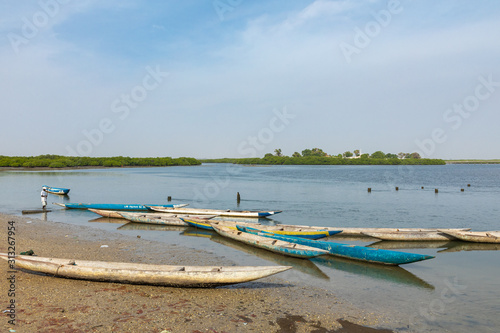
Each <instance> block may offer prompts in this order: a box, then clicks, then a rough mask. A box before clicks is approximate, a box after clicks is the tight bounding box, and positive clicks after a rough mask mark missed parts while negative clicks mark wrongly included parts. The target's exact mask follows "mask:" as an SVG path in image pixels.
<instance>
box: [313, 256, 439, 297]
mask: <svg viewBox="0 0 500 333" xmlns="http://www.w3.org/2000/svg"><path fill="white" fill-rule="evenodd" d="M311 261H313V262H315V263H317V264H319V265H322V266H326V267H329V268H333V269H337V270H340V271H343V272H347V273H351V274H356V275H362V276H365V277H369V278H372V279H377V280H385V281H389V282H395V283H398V284H405V285H410V286H414V287H419V288H426V289H434V286H433V285H432V284H430V283H428V282H426V281H424V280H422V279H421V278H419V277H418V276H416V275H414V274H413V273H410V272H409V271H407V270H406V269H404V268H401V267H399V266H386V265H378V264H371V263H364V262H359V261H355V260H348V259H343V258H337V257H332V256H321V257H317V258H312V259H311Z"/></svg>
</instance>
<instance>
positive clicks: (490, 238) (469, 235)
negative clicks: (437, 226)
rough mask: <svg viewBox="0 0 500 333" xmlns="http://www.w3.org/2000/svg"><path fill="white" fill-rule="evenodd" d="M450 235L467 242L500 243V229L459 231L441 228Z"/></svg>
mask: <svg viewBox="0 0 500 333" xmlns="http://www.w3.org/2000/svg"><path fill="white" fill-rule="evenodd" d="M441 231H442V232H443V233H446V234H448V235H450V236H453V237H456V238H458V239H460V240H463V241H466V242H474V243H500V231H457V230H441Z"/></svg>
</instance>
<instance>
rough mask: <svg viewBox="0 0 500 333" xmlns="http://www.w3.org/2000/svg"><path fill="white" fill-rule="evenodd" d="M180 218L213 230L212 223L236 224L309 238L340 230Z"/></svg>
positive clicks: (198, 226) (233, 227)
mask: <svg viewBox="0 0 500 333" xmlns="http://www.w3.org/2000/svg"><path fill="white" fill-rule="evenodd" d="M182 219H183V220H184V221H185V222H186V223H187V224H189V225H190V226H192V227H195V228H200V229H206V230H213V226H214V225H220V226H224V227H229V228H230V229H233V230H236V225H244V226H248V227H252V228H256V229H259V230H263V231H269V232H274V233H277V234H282V235H289V236H296V237H303V238H309V239H320V238H325V237H328V236H331V235H334V234H336V233H339V232H341V230H335V231H333V230H330V231H328V230H324V229H314V228H311V227H304V226H302V227H296V226H293V225H282V224H280V225H263V224H257V223H242V222H234V221H222V220H210V221H201V220H199V219H194V218H184V217H182Z"/></svg>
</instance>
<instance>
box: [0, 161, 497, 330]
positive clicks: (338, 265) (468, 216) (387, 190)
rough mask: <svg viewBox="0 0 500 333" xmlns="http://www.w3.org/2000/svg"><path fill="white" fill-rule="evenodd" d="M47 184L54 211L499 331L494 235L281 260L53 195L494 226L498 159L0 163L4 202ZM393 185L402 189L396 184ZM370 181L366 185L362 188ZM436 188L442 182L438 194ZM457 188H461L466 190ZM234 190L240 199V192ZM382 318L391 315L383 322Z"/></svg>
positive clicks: (23, 200) (364, 301) (361, 299)
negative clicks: (366, 256)
mask: <svg viewBox="0 0 500 333" xmlns="http://www.w3.org/2000/svg"><path fill="white" fill-rule="evenodd" d="M42 185H49V186H58V187H68V188H71V192H70V193H69V195H68V196H56V195H49V200H48V202H49V207H48V208H51V209H52V212H50V213H47V214H43V215H33V217H35V216H36V217H42V218H45V219H50V220H52V221H60V222H65V223H70V224H76V225H87V226H92V227H94V228H98V229H105V230H116V231H117V232H120V233H123V234H128V235H140V236H141V237H142V238H145V239H150V240H157V241H163V242H169V243H172V244H179V245H183V246H187V247H190V248H193V249H200V250H205V251H209V252H212V253H214V254H216V255H220V256H225V257H227V258H229V259H231V260H233V261H235V262H237V263H238V264H241V265H262V264H269V263H275V264H285V265H292V266H294V269H293V270H290V271H288V272H285V273H282V274H281V275H280V276H281V277H283V278H284V279H286V280H287V281H290V283H295V284H302V285H312V286H316V287H320V288H323V289H325V290H327V291H328V292H333V293H335V294H336V295H338V296H340V297H341V298H343V299H345V300H347V301H348V302H350V303H352V304H354V305H356V306H358V307H361V308H363V309H366V310H368V311H375V312H383V313H387V314H390V316H391V317H392V318H394V321H393V322H392V323H391V324H390V325H391V327H388V328H392V329H396V330H398V331H401V332H405V331H417V332H433V331H435V332H470V331H474V332H497V331H498V327H500V318H499V316H498V313H500V279H499V278H498V277H499V276H500V252H499V251H498V250H500V244H497V245H495V244H482V245H481V244H474V243H465V242H431V243H426V244H422V243H408V242H406V243H395V242H378V243H377V242H376V241H375V240H371V241H370V240H369V239H353V238H347V239H343V238H340V239H339V240H338V241H339V242H343V243H349V244H356V245H370V246H374V247H379V248H386V249H393V250H399V251H406V252H414V253H421V254H430V255H433V256H436V257H435V258H434V259H431V260H426V261H423V262H418V263H412V264H408V265H402V266H401V267H381V266H380V265H370V264H362V263H358V262H355V261H350V260H339V259H334V258H333V257H322V258H318V259H313V260H299V259H295V260H292V259H287V258H285V257H283V256H278V255H272V254H270V253H268V252H267V251H258V250H256V249H253V248H250V247H248V246H243V245H241V244H238V243H236V242H229V241H227V240H226V239H223V238H221V237H218V236H216V235H214V234H213V233H211V232H202V231H199V230H196V229H193V228H183V227H181V228H179V227H170V228H169V227H156V226H145V225H136V224H128V225H125V226H124V225H123V224H121V223H109V222H110V220H109V219H96V218H97V217H98V216H96V215H95V214H93V213H91V212H89V211H77V210H65V209H61V208H60V207H58V206H55V205H52V203H53V202H85V203H87V202H92V203H137V204H163V203H166V202H167V197H169V196H171V197H172V203H189V204H190V207H199V208H216V209H243V210H282V211H283V213H281V214H278V215H275V216H274V217H273V218H272V219H261V220H260V221H259V222H261V223H267V224H279V223H283V224H300V225H316V226H332V227H343V226H345V227H440V228H472V229H473V230H478V231H479V230H499V229H500V227H499V220H498V217H499V210H500V165H445V166H408V167H405V166H236V165H230V164H204V165H201V166H194V167H167V168H117V169H85V170H60V171H2V172H0V186H1V188H2V191H1V192H0V212H2V213H7V214H14V215H20V212H21V210H23V209H35V208H39V207H41V204H40V190H41V186H42ZM396 187H398V190H396ZM368 188H371V192H368ZM435 189H438V193H435ZM462 189H463V191H462ZM237 192H239V193H240V195H241V203H240V204H237V202H236V194H237ZM384 326H387V325H384Z"/></svg>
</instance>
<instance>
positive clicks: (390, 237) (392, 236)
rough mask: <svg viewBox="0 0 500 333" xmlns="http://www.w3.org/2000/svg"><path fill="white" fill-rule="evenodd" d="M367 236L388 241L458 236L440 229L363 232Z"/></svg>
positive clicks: (451, 238) (424, 239)
mask: <svg viewBox="0 0 500 333" xmlns="http://www.w3.org/2000/svg"><path fill="white" fill-rule="evenodd" d="M363 234H364V235H365V236H369V237H373V238H378V239H382V240H387V241H427V242H433V241H450V240H456V237H454V236H451V235H448V234H445V233H443V232H439V231H437V230H436V231H393V232H363Z"/></svg>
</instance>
